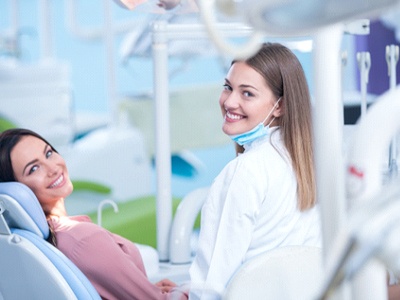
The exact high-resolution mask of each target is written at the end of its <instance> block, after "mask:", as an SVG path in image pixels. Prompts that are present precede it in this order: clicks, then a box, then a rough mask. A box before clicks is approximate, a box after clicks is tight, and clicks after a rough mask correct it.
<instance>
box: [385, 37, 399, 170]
mask: <svg viewBox="0 0 400 300" xmlns="http://www.w3.org/2000/svg"><path fill="white" fill-rule="evenodd" d="M398 61H399V46H397V45H388V46H386V62H387V64H388V75H389V78H390V81H389V82H390V84H389V87H390V89H395V88H396V85H397V77H396V65H397V62H398ZM397 151H398V149H397V136H394V137H393V140H392V143H391V144H390V149H389V162H388V174H389V177H392V176H397V173H398V166H397Z"/></svg>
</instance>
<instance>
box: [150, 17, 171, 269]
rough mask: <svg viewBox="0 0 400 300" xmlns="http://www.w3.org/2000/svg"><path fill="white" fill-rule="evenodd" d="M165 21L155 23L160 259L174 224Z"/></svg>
mask: <svg viewBox="0 0 400 300" xmlns="http://www.w3.org/2000/svg"><path fill="white" fill-rule="evenodd" d="M166 27H167V24H166V23H165V22H156V23H154V24H153V44H152V48H153V61H154V65H153V70H154V116H155V120H154V121H155V140H156V142H155V158H156V176H157V191H156V209H157V211H156V216H157V250H158V255H159V259H160V261H168V260H169V244H168V243H169V232H170V228H171V223H172V196H171V145H170V116H169V114H170V113H169V90H168V45H167V42H168V41H167V36H166Z"/></svg>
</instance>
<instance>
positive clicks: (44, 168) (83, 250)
mask: <svg viewBox="0 0 400 300" xmlns="http://www.w3.org/2000/svg"><path fill="white" fill-rule="evenodd" d="M100 167H101V166H100ZM7 181H18V182H21V183H24V184H25V185H27V186H28V187H29V188H30V189H31V190H32V191H33V192H34V194H35V195H36V197H37V199H38V200H39V203H40V205H41V206H42V208H43V211H44V213H45V215H46V217H47V221H48V224H49V227H50V231H51V234H50V238H49V242H50V243H51V244H53V245H54V246H56V247H57V248H58V249H59V250H60V251H61V252H63V253H64V254H65V255H66V256H67V257H68V258H69V259H70V260H71V261H72V262H74V263H75V265H76V266H77V267H78V268H79V269H80V270H81V271H82V272H83V273H84V274H85V275H86V277H87V278H88V279H89V280H90V282H91V283H92V284H93V286H94V287H95V288H96V290H97V291H98V293H99V294H100V296H101V297H102V298H103V299H118V300H121V299H172V298H173V299H179V298H180V299H187V295H186V294H185V293H183V292H181V291H180V290H179V289H178V288H177V287H176V284H174V283H173V282H171V281H169V280H167V279H164V280H162V281H160V282H158V283H156V284H153V283H151V282H150V281H149V279H148V278H147V275H146V271H145V269H144V264H143V261H142V257H141V256H140V253H139V250H138V249H137V247H136V246H135V244H134V243H132V242H131V241H129V240H127V239H125V238H123V237H121V236H118V235H116V234H113V233H111V232H109V231H107V230H106V229H104V228H102V227H100V226H98V225H96V224H94V223H92V222H91V220H90V218H89V217H88V216H68V214H67V211H66V208H65V199H66V197H67V196H68V195H70V194H71V192H72V190H73V186H72V183H71V180H70V178H69V175H68V169H67V166H66V164H65V161H64V159H63V158H62V157H61V155H60V154H58V153H57V151H56V150H55V149H54V148H53V147H52V146H51V145H50V144H49V143H48V142H47V141H46V140H45V139H44V138H43V137H41V136H40V135H38V134H36V133H35V132H32V131H30V130H27V129H10V130H7V131H4V132H3V133H1V134H0V182H7Z"/></svg>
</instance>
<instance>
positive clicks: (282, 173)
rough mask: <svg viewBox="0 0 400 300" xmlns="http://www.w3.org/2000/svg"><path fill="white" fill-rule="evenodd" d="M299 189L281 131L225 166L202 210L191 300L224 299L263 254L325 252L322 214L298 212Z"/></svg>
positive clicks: (249, 146) (311, 210)
mask: <svg viewBox="0 0 400 300" xmlns="http://www.w3.org/2000/svg"><path fill="white" fill-rule="evenodd" d="M270 137H271V139H270ZM271 141H272V144H273V145H274V146H275V147H276V148H277V149H279V152H280V153H278V151H277V150H276V149H275V148H274V146H272V144H271ZM296 190H297V181H296V177H295V174H294V171H293V169H292V166H291V163H290V158H289V155H288V154H287V152H286V150H285V148H284V146H283V141H282V140H281V138H280V133H279V129H278V130H277V131H276V132H274V133H272V135H271V136H266V137H262V138H259V139H257V140H255V141H253V142H252V143H250V144H248V145H246V147H245V152H244V153H243V154H241V155H239V156H238V157H236V158H235V159H234V160H232V161H231V162H229V163H228V164H227V165H226V167H225V168H224V169H223V170H222V171H221V173H220V174H219V175H218V176H217V177H216V179H215V180H214V182H213V184H212V186H211V188H210V192H209V195H208V198H207V200H206V202H205V204H204V206H203V208H202V212H201V231H200V237H199V242H198V249H197V253H196V257H195V259H194V261H193V264H192V266H191V268H190V277H191V278H190V279H191V289H190V295H189V299H190V300H192V299H220V298H221V295H222V293H223V291H224V289H225V287H226V285H227V283H228V282H229V280H230V278H231V276H232V275H233V274H234V272H235V271H236V270H237V269H238V268H239V267H240V266H241V265H242V264H243V263H244V262H246V261H248V260H249V259H251V258H252V257H254V256H256V255H258V254H260V253H262V252H265V251H268V250H271V249H274V248H278V247H283V246H289V245H306V246H317V247H321V245H322V235H321V226H320V215H319V209H318V208H317V207H314V208H312V209H310V210H308V211H305V212H300V211H299V210H298V208H297V197H296Z"/></svg>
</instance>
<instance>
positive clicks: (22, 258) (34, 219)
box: [0, 182, 100, 299]
mask: <svg viewBox="0 0 400 300" xmlns="http://www.w3.org/2000/svg"><path fill="white" fill-rule="evenodd" d="M48 236H49V228H48V225H47V221H46V218H45V215H44V213H43V210H42V208H41V206H40V204H39V202H38V200H37V199H36V196H35V195H34V194H33V192H32V191H31V190H30V189H29V188H28V187H26V186H25V185H23V184H21V183H18V182H5V183H0V299H100V296H99V294H98V293H97V291H96V290H95V289H94V287H93V285H92V284H91V283H90V282H89V280H88V279H87V278H86V276H85V275H84V274H83V273H82V272H81V271H80V270H79V269H78V268H77V267H76V266H75V265H74V264H73V263H72V262H71V261H70V260H69V259H68V258H67V257H66V256H65V255H64V254H62V253H61V252H60V251H59V250H58V249H56V248H55V247H53V246H52V245H51V244H50V243H48V242H47V241H45V239H46V238H47V237H48Z"/></svg>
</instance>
